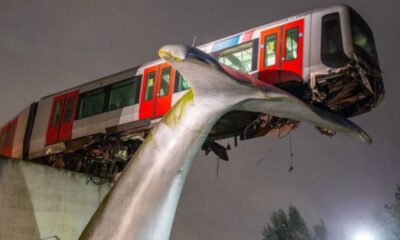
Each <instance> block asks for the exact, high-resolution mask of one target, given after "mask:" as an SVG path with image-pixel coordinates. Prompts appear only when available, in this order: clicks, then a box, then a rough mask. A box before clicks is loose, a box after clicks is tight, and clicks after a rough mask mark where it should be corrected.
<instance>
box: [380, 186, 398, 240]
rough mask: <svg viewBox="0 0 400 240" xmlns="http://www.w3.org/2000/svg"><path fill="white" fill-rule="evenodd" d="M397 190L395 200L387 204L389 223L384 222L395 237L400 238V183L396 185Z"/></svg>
mask: <svg viewBox="0 0 400 240" xmlns="http://www.w3.org/2000/svg"><path fill="white" fill-rule="evenodd" d="M396 188H397V192H396V193H395V194H394V198H395V200H394V202H392V203H391V204H388V205H386V206H385V209H386V213H387V214H388V215H389V220H388V221H389V222H388V224H383V225H385V226H386V228H388V229H387V230H386V231H387V232H390V233H391V234H392V235H393V236H392V237H393V239H396V240H400V185H397V186H396Z"/></svg>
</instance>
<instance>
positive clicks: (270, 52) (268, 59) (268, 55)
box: [264, 34, 276, 67]
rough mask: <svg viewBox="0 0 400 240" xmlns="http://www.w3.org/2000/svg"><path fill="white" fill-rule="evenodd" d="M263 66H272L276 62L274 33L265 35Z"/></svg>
mask: <svg viewBox="0 0 400 240" xmlns="http://www.w3.org/2000/svg"><path fill="white" fill-rule="evenodd" d="M264 51H265V53H264V57H265V59H264V67H269V66H273V65H275V64H276V34H273V35H269V36H266V37H265V46H264Z"/></svg>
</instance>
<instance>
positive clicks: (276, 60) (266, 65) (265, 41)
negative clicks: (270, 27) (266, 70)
mask: <svg viewBox="0 0 400 240" xmlns="http://www.w3.org/2000/svg"><path fill="white" fill-rule="evenodd" d="M272 37H275V51H274V57H275V63H274V64H272V65H268V39H269V38H272ZM278 41H279V39H278V34H277V33H271V34H269V35H266V36H265V37H264V59H263V61H264V66H263V67H272V66H275V65H276V64H278V57H279V56H277V51H278V48H277V46H278Z"/></svg>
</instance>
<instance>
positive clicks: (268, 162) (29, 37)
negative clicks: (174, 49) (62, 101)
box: [0, 0, 400, 240]
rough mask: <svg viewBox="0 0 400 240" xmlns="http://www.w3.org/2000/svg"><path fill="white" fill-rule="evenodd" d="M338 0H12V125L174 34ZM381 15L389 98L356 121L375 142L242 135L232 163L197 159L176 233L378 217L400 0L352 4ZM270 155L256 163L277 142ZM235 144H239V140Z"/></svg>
mask: <svg viewBox="0 0 400 240" xmlns="http://www.w3.org/2000/svg"><path fill="white" fill-rule="evenodd" d="M340 2H343V1H334V0H325V1H319V0H309V1H305V0H301V1H300V0H298V1H284V0H269V1H267V0H264V1H261V0H257V1H243V0H241V1H238V0H224V1H216V0H203V1H197V2H194V1H184V0H180V1H179V0H169V1H161V0H160V1H149V0H148V1H144V0H135V1H109V0H107V1H106V0H97V1H88V0H85V1H56V0H46V1H45V0H43V1H18V0H15V1H4V0H2V1H1V8H0V86H1V88H0V91H1V92H0V93H1V94H0V101H1V103H2V104H1V105H0V123H1V124H3V123H4V122H5V121H7V120H8V119H10V118H11V117H12V116H13V115H14V114H16V113H17V112H19V111H20V110H22V109H23V108H24V107H26V106H27V105H28V104H29V103H31V102H32V101H34V100H38V99H39V98H40V97H42V96H44V95H48V94H50V93H52V92H56V91H59V90H62V89H64V88H68V87H72V86H74V85H77V84H81V83H85V82H87V81H90V80H94V79H96V78H99V77H103V76H106V75H109V74H112V73H115V72H118V71H120V70H123V69H126V68H130V67H132V66H135V65H138V64H141V63H144V62H146V61H149V60H153V59H155V58H157V55H156V53H157V50H158V48H159V47H160V46H162V45H164V44H168V43H186V44H190V43H191V42H192V39H193V37H194V36H197V39H198V41H197V43H198V44H202V43H206V42H209V41H213V40H216V39H218V38H221V37H224V36H227V35H230V34H233V33H236V32H239V31H242V30H245V29H248V28H252V27H255V26H258V25H262V24H265V23H268V22H271V21H274V20H278V19H282V18H286V17H289V16H291V15H295V14H297V13H301V12H303V11H307V10H310V9H313V8H320V7H326V6H329V5H333V4H336V3H340ZM344 2H345V3H347V4H349V5H351V6H353V7H354V8H355V9H356V10H357V11H358V12H359V13H360V14H361V15H362V16H363V17H364V18H365V19H366V20H367V22H368V23H369V24H370V26H371V28H372V30H373V32H374V34H375V38H376V43H377V49H378V54H379V58H380V63H381V67H382V69H383V71H384V73H385V75H384V81H385V85H386V90H387V94H386V99H385V100H384V102H383V104H381V105H380V106H379V107H378V108H377V109H376V110H375V111H373V112H371V113H368V114H364V115H362V116H359V117H356V118H354V119H353V121H355V122H356V123H358V124H359V125H360V126H361V127H363V128H364V129H365V130H366V131H367V132H368V133H369V134H370V135H371V136H372V138H373V139H374V143H373V144H372V145H371V146H367V145H363V144H361V143H358V142H355V141H354V140H353V139H350V138H347V137H345V136H342V135H337V136H335V137H333V138H328V137H325V136H322V135H320V134H319V133H318V132H317V131H315V130H314V128H313V127H311V126H309V125H307V124H302V125H301V126H300V128H299V129H297V130H295V131H294V132H293V134H292V138H293V149H294V156H295V170H294V172H292V173H289V172H288V171H287V170H288V167H289V162H290V157H289V141H288V138H284V139H279V140H276V139H275V138H272V137H264V138H259V139H254V140H250V141H247V142H241V143H240V145H239V147H238V148H236V149H233V150H232V151H230V156H231V161H230V162H228V163H225V162H221V168H220V174H219V177H218V178H216V173H215V172H216V157H215V156H212V155H211V156H208V157H204V156H203V153H200V154H199V157H198V158H197V160H196V161H195V163H194V165H193V168H192V170H191V173H190V175H189V177H188V182H187V184H186V186H185V189H184V192H183V196H182V199H181V202H180V205H179V208H178V212H177V216H176V219H175V225H174V228H173V232H172V237H171V239H176V240H186V239H199V240H200V239H202V240H203V239H210V240H214V239H231V240H239V239H261V230H262V226H263V225H264V224H265V223H266V221H267V220H268V218H269V215H270V214H271V212H272V211H273V210H276V209H278V208H284V209H287V207H288V205H289V204H293V205H295V206H297V207H298V208H299V210H300V211H301V212H302V214H303V215H304V217H305V218H306V219H307V221H308V223H309V224H310V225H312V224H315V223H317V222H318V221H319V218H323V219H324V220H325V221H326V223H327V225H328V228H329V230H330V232H331V235H332V236H334V237H335V238H334V239H336V240H339V239H343V240H346V239H349V240H350V235H351V234H352V232H353V231H355V229H356V228H357V227H364V226H365V227H368V226H369V225H371V222H372V220H371V219H372V217H373V215H374V212H376V211H379V210H381V209H382V207H383V205H384V204H385V203H387V202H389V201H391V200H392V199H393V193H394V190H395V185H396V183H400V174H399V173H400V171H399V170H400V162H399V160H400V159H399V155H400V154H399V153H400V137H399V136H398V135H399V134H400V130H399V126H398V123H400V110H399V106H398V104H397V103H398V102H399V100H400V97H399V96H400V94H398V93H397V91H399V90H400V80H399V79H398V78H397V74H396V71H397V70H399V69H400V67H399V66H400V64H399V59H400V50H399V43H400V30H399V27H398V26H397V25H398V22H399V19H400V11H399V9H400V2H399V1H397V0H392V1H390V0H369V1H361V0H353V1H344ZM275 141H276V144H275V147H274V148H273V150H272V151H271V153H270V154H269V155H268V156H267V157H266V159H265V160H264V161H263V162H262V163H261V164H260V165H258V166H257V165H256V163H257V161H258V160H259V159H260V158H261V157H262V156H264V155H265V154H266V153H267V152H268V151H269V149H270V148H272V147H273V146H274V142H275ZM231 145H233V144H232V142H231Z"/></svg>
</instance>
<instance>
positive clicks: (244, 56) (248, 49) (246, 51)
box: [218, 41, 253, 73]
mask: <svg viewBox="0 0 400 240" xmlns="http://www.w3.org/2000/svg"><path fill="white" fill-rule="evenodd" d="M218 61H219V62H220V63H222V64H225V65H227V66H228V67H231V68H233V69H236V70H239V71H242V72H245V73H248V72H250V71H251V70H252V63H253V42H252V41H250V42H247V43H243V44H240V45H238V46H235V47H233V48H229V49H226V50H224V51H222V52H221V53H220V54H219V58H218Z"/></svg>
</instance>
